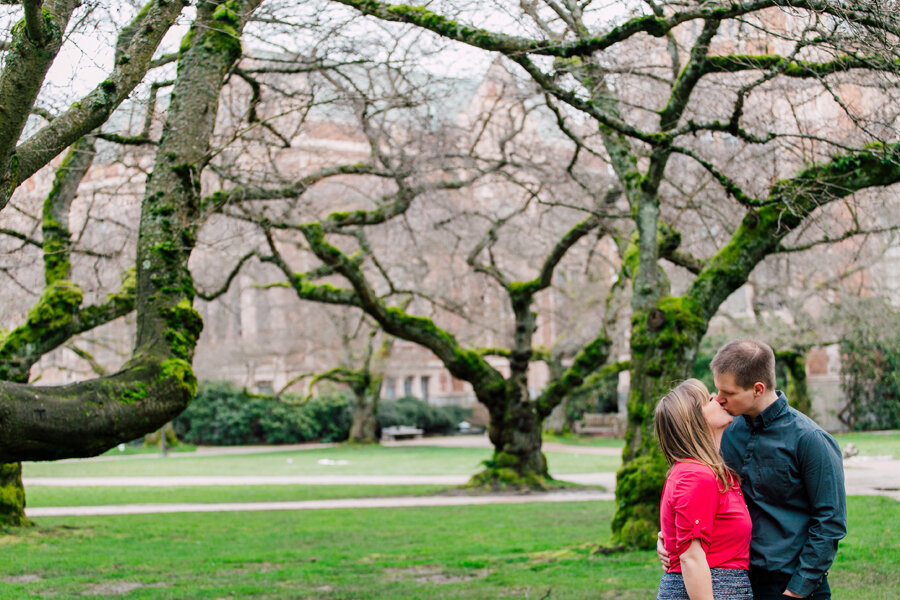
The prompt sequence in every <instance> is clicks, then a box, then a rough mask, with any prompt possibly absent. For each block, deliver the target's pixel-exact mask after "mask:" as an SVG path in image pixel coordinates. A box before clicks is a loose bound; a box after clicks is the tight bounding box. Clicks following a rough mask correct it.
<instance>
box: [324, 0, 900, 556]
mask: <svg viewBox="0 0 900 600" xmlns="http://www.w3.org/2000/svg"><path fill="white" fill-rule="evenodd" d="M338 1H339V2H340V3H342V4H345V5H348V6H351V7H354V8H355V9H357V10H359V11H361V12H362V13H364V14H368V15H372V16H375V17H377V18H380V19H382V20H387V21H397V22H402V23H407V24H410V25H412V26H415V27H419V28H423V29H427V30H430V31H432V32H434V33H435V34H438V35H440V36H443V37H446V38H449V39H453V40H457V41H460V42H463V43H466V44H469V45H472V46H475V47H478V48H481V49H484V50H489V51H495V52H500V53H502V54H504V55H506V56H507V57H509V58H510V60H512V61H514V62H515V63H517V64H518V65H520V67H521V68H522V69H523V71H524V72H526V73H527V74H528V75H529V76H530V77H531V79H532V80H533V81H534V82H535V83H536V84H537V85H539V86H540V87H541V88H542V89H544V90H545V91H546V92H547V93H548V95H549V96H550V97H552V98H553V99H554V100H555V102H558V103H560V104H561V105H562V106H564V107H565V110H564V111H562V110H561V111H560V113H559V114H560V115H561V121H562V123H563V130H564V131H566V132H568V133H569V135H570V138H571V139H572V143H573V144H575V145H576V146H577V147H579V148H583V149H584V150H585V154H587V153H588V151H593V153H595V154H601V155H603V156H605V158H606V159H607V160H608V161H609V164H610V166H611V168H612V169H613V171H614V172H615V174H616V177H617V179H618V181H619V184H620V185H621V187H622V189H623V193H624V196H625V197H626V198H627V200H628V203H629V206H630V209H631V215H632V218H633V220H634V223H635V228H636V231H637V234H636V236H635V238H634V240H633V245H632V246H631V250H630V251H629V252H627V253H626V255H625V264H626V269H627V274H628V277H629V278H630V281H631V287H632V295H631V298H632V302H631V309H632V327H631V398H630V401H629V427H628V431H627V434H626V446H625V449H624V453H623V459H624V462H625V465H624V466H623V468H622V470H621V471H620V472H619V475H618V481H617V500H618V510H617V513H616V515H615V517H614V520H613V532H614V538H615V541H616V542H617V543H619V544H622V545H625V546H642V547H646V546H650V545H651V544H652V540H653V536H654V534H655V532H656V530H657V524H656V520H657V512H658V511H657V506H658V504H657V503H658V499H659V493H660V490H661V485H662V480H663V476H664V473H665V465H664V461H663V460H662V457H661V455H660V452H659V450H658V447H657V445H656V443H655V441H654V439H653V435H652V422H651V421H652V418H651V415H652V414H653V407H654V405H655V402H656V399H657V398H659V397H660V396H661V395H662V394H663V393H664V392H665V391H666V390H667V389H668V388H669V387H670V386H671V385H672V383H673V382H675V381H677V380H680V379H683V378H684V377H686V376H687V375H688V374H689V373H690V371H691V367H692V365H693V362H694V359H695V357H696V354H697V349H698V347H699V345H700V342H701V340H702V338H703V336H704V334H705V332H706V331H707V328H708V326H709V322H710V320H711V319H712V317H713V316H714V315H715V314H716V313H717V311H718V310H719V308H720V306H721V305H722V303H723V302H724V301H725V300H726V299H727V298H728V297H729V296H730V295H731V294H732V293H733V292H735V291H736V290H738V289H739V288H740V287H741V286H743V285H744V284H745V283H746V282H747V280H748V278H749V277H750V274H751V273H752V272H753V270H754V269H755V268H756V267H757V265H759V264H760V263H761V262H763V261H764V260H765V259H766V258H767V257H769V256H771V255H773V254H777V253H778V252H779V251H781V250H782V249H783V248H784V247H785V246H786V245H787V244H788V243H789V242H790V241H791V239H792V238H791V237H790V236H791V235H792V234H794V235H797V233H796V232H798V231H799V230H800V228H801V227H802V225H803V224H804V223H806V222H808V220H810V219H813V218H815V217H816V216H818V215H819V214H821V213H823V212H824V211H826V210H827V207H829V205H834V206H838V207H841V209H842V210H844V211H845V212H846V213H849V214H851V215H856V216H860V215H867V214H873V212H874V211H875V210H876V209H874V207H877V206H878V205H879V203H882V202H885V201H888V200H889V198H890V195H888V194H881V193H879V191H878V188H882V187H885V186H890V185H892V184H894V183H895V182H896V181H897V180H898V177H900V160H898V156H900V154H898V151H900V146H898V137H897V129H896V124H897V117H896V114H897V113H896V106H897V104H896V95H897V70H898V69H897V65H898V62H897V61H898V56H897V52H896V49H897V47H898V45H897V35H898V31H900V30H898V22H897V15H896V12H895V10H894V8H893V6H892V5H887V4H885V5H881V4H875V3H871V2H850V3H841V4H837V3H831V2H790V1H772V2H755V3H752V4H746V3H731V2H704V3H701V4H687V5H685V4H684V3H681V2H654V1H650V0H648V1H646V2H623V3H620V4H618V5H617V9H618V10H615V9H612V8H609V9H607V10H603V9H598V10H596V11H593V12H592V11H591V7H590V6H585V5H583V4H581V3H573V2H549V1H548V2H533V3H525V4H522V11H521V13H520V14H519V18H518V19H517V20H515V21H514V22H513V23H510V19H509V18H506V19H505V20H504V22H505V23H510V24H509V25H508V26H507V27H506V28H505V29H504V30H503V31H502V32H501V31H489V30H486V29H484V28H480V27H477V26H474V25H465V24H463V23H466V22H473V23H474V22H481V23H483V22H485V21H486V19H485V14H484V13H483V12H482V13H480V14H479V15H478V16H477V18H476V17H475V15H473V14H468V13H467V12H466V10H467V9H468V8H469V7H467V6H465V5H460V8H456V7H454V6H453V5H452V4H447V5H446V8H447V10H453V11H455V13H458V14H453V15H452V18H451V16H448V15H449V13H448V15H443V14H438V13H436V12H433V11H432V10H429V9H428V8H424V7H419V6H407V5H391V4H387V3H381V2H377V1H374V0H338ZM479 8H481V9H483V8H484V7H479ZM773 108H774V110H773ZM572 114H579V115H581V116H582V118H583V117H589V118H590V123H591V125H590V127H581V128H579V127H578V122H577V121H574V120H572V119H571V118H570V115H572ZM710 181H711V182H714V183H715V184H716V185H717V187H718V189H716V190H709V192H708V193H709V194H710V195H711V196H716V195H717V196H719V197H720V198H721V197H722V196H725V197H727V200H725V201H724V203H723V201H722V200H719V202H717V203H714V204H712V205H711V208H713V212H712V213H711V214H710V213H708V212H703V211H701V208H703V207H704V206H706V207H710V204H709V203H704V205H698V204H696V203H693V202H691V201H690V196H689V195H687V194H685V193H684V190H685V189H686V188H696V186H697V185H698V184H700V183H702V182H710ZM879 214H884V212H879ZM688 224H696V225H699V227H696V228H693V227H692V228H691V229H692V230H693V231H691V230H688V229H687V228H686V227H685V226H686V225H688ZM868 229H869V226H868V224H867V225H866V226H862V227H859V228H857V227H851V228H849V229H848V235H853V234H854V232H857V231H860V230H861V231H866V230H868ZM704 230H705V233H708V234H711V235H706V236H701V235H699V234H701V233H704ZM691 233H693V235H689V234H691ZM671 265H675V267H673V266H671ZM676 267H677V268H676ZM673 269H675V270H676V271H680V270H681V269H683V270H684V271H687V272H688V273H689V274H690V275H691V276H690V277H687V278H686V279H687V281H686V282H685V283H684V284H682V285H679V286H677V287H676V286H675V283H677V282H676V281H673V280H672V279H671V278H670V277H669V276H668V273H669V272H670V271H671V270H673Z"/></svg>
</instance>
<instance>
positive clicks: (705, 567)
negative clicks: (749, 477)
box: [656, 379, 753, 600]
mask: <svg viewBox="0 0 900 600" xmlns="http://www.w3.org/2000/svg"><path fill="white" fill-rule="evenodd" d="M731 421H732V416H731V415H729V414H728V413H727V412H725V409H723V408H722V407H721V406H719V403H718V402H716V401H715V400H714V399H713V398H710V395H709V392H708V391H707V389H706V386H705V385H703V382H701V381H698V380H697V379H688V380H687V381H685V382H684V383H682V384H681V385H679V386H678V387H676V388H675V389H674V390H672V391H671V392H669V393H668V394H666V395H665V396H664V397H663V399H662V400H660V401H659V404H657V406H656V437H657V439H659V445H660V447H661V448H662V451H663V454H664V455H665V456H666V460H667V461H668V462H669V466H670V468H669V473H668V475H667V477H666V483H665V486H664V487H663V494H662V501H661V502H660V507H659V519H660V528H661V530H662V536H663V543H664V545H665V547H666V551H667V552H668V553H669V557H670V564H669V569H668V570H667V572H666V574H665V575H663V578H662V581H661V582H660V584H659V594H658V595H657V600H688V599H690V600H714V599H715V600H752V598H753V592H752V590H751V588H750V579H749V578H748V576H747V569H748V568H749V557H750V528H751V524H750V514H749V513H748V512H747V505H746V504H745V503H744V497H743V495H742V494H741V486H740V485H739V482H738V477H737V475H736V474H735V473H734V471H732V470H731V469H730V468H728V466H726V465H725V462H724V461H723V460H722V457H721V455H720V454H719V444H720V442H721V441H722V433H724V431H725V428H726V427H728V425H729V424H730V423H731Z"/></svg>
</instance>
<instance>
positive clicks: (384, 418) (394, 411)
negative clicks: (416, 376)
mask: <svg viewBox="0 0 900 600" xmlns="http://www.w3.org/2000/svg"><path fill="white" fill-rule="evenodd" d="M471 414H472V411H471V410H469V409H465V408H462V407H459V406H431V405H430V404H428V403H427V402H423V401H422V400H419V399H418V398H413V397H411V396H407V397H404V398H400V399H399V400H393V401H382V402H379V403H378V415H377V420H378V427H379V428H380V429H384V428H385V427H393V426H395V425H411V426H415V427H418V428H420V429H422V430H424V431H425V433H451V432H453V431H456V428H457V426H458V425H459V423H460V421H464V420H466V419H467V418H469V417H470V416H471Z"/></svg>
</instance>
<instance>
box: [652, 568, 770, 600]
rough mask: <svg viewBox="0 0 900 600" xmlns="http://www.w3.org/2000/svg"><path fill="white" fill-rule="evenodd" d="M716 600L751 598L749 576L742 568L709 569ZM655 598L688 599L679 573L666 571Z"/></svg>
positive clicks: (661, 599) (749, 599) (745, 599)
mask: <svg viewBox="0 0 900 600" xmlns="http://www.w3.org/2000/svg"><path fill="white" fill-rule="evenodd" d="M709 571H710V573H711V574H712V587H713V597H714V598H715V599H716V600H753V589H752V588H751V587H750V577H748V575H747V571H744V570H743V569H710V570H709ZM656 600H690V597H689V596H688V593H687V589H685V587H684V579H683V578H682V577H681V573H666V574H665V575H663V577H662V581H660V582H659V593H658V594H657V595H656Z"/></svg>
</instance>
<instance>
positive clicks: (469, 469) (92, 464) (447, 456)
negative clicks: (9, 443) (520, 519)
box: [23, 446, 621, 477]
mask: <svg viewBox="0 0 900 600" xmlns="http://www.w3.org/2000/svg"><path fill="white" fill-rule="evenodd" d="M546 456H547V462H548V463H549V465H550V472H551V473H552V474H553V475H564V474H566V473H593V472H597V471H615V470H617V469H618V468H619V465H620V464H621V457H619V456H618V455H613V456H602V455H596V454H584V453H579V452H578V449H577V448H575V449H573V451H571V452H547V453H546ZM490 457H491V450H489V449H487V448H438V447H430V446H416V447H382V446H335V447H333V448H321V449H315V450H290V451H273V452H270V453H262V454H243V455H223V456H194V455H192V454H191V453H180V454H173V455H170V456H168V457H166V458H161V457H159V455H153V454H150V455H132V456H122V457H115V456H109V457H103V459H102V460H79V461H57V462H37V463H25V464H24V465H23V476H24V477H126V476H127V477H141V476H146V477H155V476H157V477H158V476H172V475H183V476H189V475H223V476H238V475H250V474H252V475H373V474H378V475H473V474H475V473H476V472H477V471H478V470H480V469H481V468H483V465H482V464H481V462H482V461H484V460H487V459H489V458H490ZM320 461H323V462H320ZM335 463H337V464H335Z"/></svg>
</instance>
